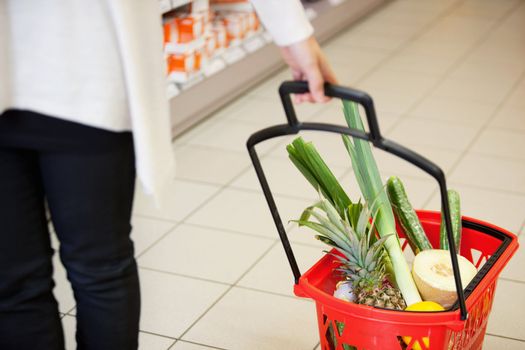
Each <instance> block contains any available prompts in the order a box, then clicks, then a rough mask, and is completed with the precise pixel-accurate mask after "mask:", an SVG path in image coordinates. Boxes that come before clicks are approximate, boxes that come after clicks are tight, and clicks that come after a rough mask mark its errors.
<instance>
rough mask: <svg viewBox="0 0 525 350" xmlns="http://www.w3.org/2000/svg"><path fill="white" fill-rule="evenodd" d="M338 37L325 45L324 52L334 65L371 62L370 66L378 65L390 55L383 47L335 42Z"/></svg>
mask: <svg viewBox="0 0 525 350" xmlns="http://www.w3.org/2000/svg"><path fill="white" fill-rule="evenodd" d="M336 39H337V37H336V38H334V39H332V40H330V41H329V42H328V43H327V44H325V45H323V52H324V54H325V56H326V57H327V58H328V60H329V62H330V63H331V64H332V65H335V66H337V64H342V65H344V66H353V65H355V64H361V63H367V62H368V63H370V67H372V66H375V65H377V64H378V63H379V62H381V61H382V60H384V59H385V58H386V57H387V56H388V55H389V53H388V51H384V50H381V49H367V48H362V47H354V46H342V45H336V44H335V43H333V42H334V41H335V40H336Z"/></svg>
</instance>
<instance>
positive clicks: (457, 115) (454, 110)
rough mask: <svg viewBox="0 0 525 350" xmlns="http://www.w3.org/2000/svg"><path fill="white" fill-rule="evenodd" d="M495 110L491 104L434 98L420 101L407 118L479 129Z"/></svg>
mask: <svg viewBox="0 0 525 350" xmlns="http://www.w3.org/2000/svg"><path fill="white" fill-rule="evenodd" d="M495 108H496V107H495V106H494V105H493V104H483V103H479V102H473V101H468V100H459V99H455V98H450V97H439V96H434V97H428V98H425V99H424V100H423V101H421V102H420V103H419V104H418V105H417V106H416V107H415V108H414V109H413V110H411V111H410V112H409V116H410V117H414V118H418V119H421V120H428V119H432V120H440V121H444V122H448V123H451V124H455V125H470V126H474V127H480V126H482V125H484V124H485V123H486V122H487V120H489V118H490V117H491V116H492V115H493V114H494V111H495Z"/></svg>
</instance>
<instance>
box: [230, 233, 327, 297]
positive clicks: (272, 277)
mask: <svg viewBox="0 0 525 350" xmlns="http://www.w3.org/2000/svg"><path fill="white" fill-rule="evenodd" d="M309 235H310V240H311V241H312V243H313V242H314V240H315V239H314V238H313V236H314V233H313V232H312V231H311V232H309ZM292 248H293V252H294V255H295V258H296V260H297V264H298V266H299V270H300V271H301V273H305V272H306V271H307V270H308V269H309V268H310V267H312V266H313V265H314V264H315V263H316V262H317V261H318V260H319V259H321V258H322V257H323V256H324V253H323V249H321V248H314V247H306V246H302V245H299V244H294V245H292ZM324 249H325V250H326V246H325V248H324ZM293 278H294V277H293V273H292V270H291V268H290V264H289V262H288V259H287V258H286V254H285V252H284V249H283V247H282V245H281V243H278V244H277V245H275V246H274V247H273V248H272V250H271V251H270V252H269V253H268V254H267V255H265V256H264V258H263V259H261V261H259V262H258V263H257V265H255V266H254V267H253V268H252V269H251V270H250V271H249V272H248V273H247V274H246V276H244V277H243V278H242V279H241V280H240V281H239V283H238V285H239V286H243V287H248V288H255V289H258V290H262V291H267V292H272V293H279V294H284V295H289V296H293V295H294V294H293V284H294V279H293Z"/></svg>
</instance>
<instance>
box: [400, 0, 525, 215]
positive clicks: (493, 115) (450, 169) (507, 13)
mask: <svg viewBox="0 0 525 350" xmlns="http://www.w3.org/2000/svg"><path fill="white" fill-rule="evenodd" d="M520 6H521V4H519V3H518V4H517V5H515V6H514V7H512V8H510V9H509V10H507V11H506V12H505V13H504V14H503V15H501V16H500V18H499V19H498V20H496V21H494V24H493V25H492V26H491V27H490V28H489V29H487V30H486V31H485V33H484V34H487V33H489V32H493V31H494V30H495V29H497V28H498V27H499V26H501V25H502V22H503V20H504V19H505V18H507V17H508V16H509V15H510V14H512V13H513V11H514V10H515V9H516V8H518V7H520ZM486 41H487V37H486V35H483V36H482V37H481V38H480V39H479V40H477V41H476V42H475V43H473V44H472V46H471V47H470V49H469V50H467V51H466V52H465V53H464V54H463V55H462V56H461V57H459V58H458V59H457V60H456V61H455V62H454V63H453V64H452V65H451V66H450V67H449V68H448V69H447V70H446V71H445V73H444V74H443V76H442V77H441V79H439V80H438V82H436V84H435V85H434V86H433V87H432V88H430V89H429V90H428V91H427V92H426V93H425V94H424V95H423V96H422V97H421V98H420V99H419V100H418V101H416V102H415V103H414V104H413V105H412V106H411V107H410V108H408V109H407V111H406V112H405V113H404V114H403V115H402V116H401V118H403V119H406V118H407V115H409V114H410V112H411V111H413V110H414V109H415V108H416V107H417V106H419V104H420V103H421V102H423V100H424V99H425V98H427V97H428V96H429V95H430V93H432V91H434V90H435V88H437V86H439V84H440V83H441V82H442V81H443V80H444V79H445V78H446V77H447V76H449V75H450V73H451V72H452V71H453V70H454V69H456V68H457V67H458V65H459V64H460V63H461V62H462V61H464V60H465V58H467V57H468V56H469V55H470V54H471V53H472V52H473V51H474V49H475V48H477V47H479V46H480V44H482V43H483V42H486ZM524 75H525V72H524V73H522V74H521V76H520V78H518V79H517V80H516V82H515V83H514V84H513V86H512V88H510V89H509V91H508V92H507V94H506V95H505V96H504V97H503V98H502V99H501V101H500V102H499V103H498V104H497V106H496V107H495V108H494V111H493V112H492V113H491V115H490V116H489V117H488V118H487V120H486V121H485V123H483V124H482V125H481V127H480V128H479V129H478V131H477V133H476V135H474V137H473V139H472V140H471V142H469V144H468V145H467V147H466V148H465V150H464V151H463V152H461V154H460V156H459V157H458V159H457V160H456V161H455V162H454V163H453V164H452V165H451V166H450V168H449V169H448V171H447V174H451V173H452V172H453V171H454V170H455V169H456V168H457V166H458V165H459V164H460V163H461V161H462V160H463V158H464V157H465V155H466V154H467V153H468V151H469V149H470V148H471V147H472V145H473V143H474V142H475V140H477V139H478V138H479V136H480V135H481V133H482V132H483V130H485V128H486V126H487V125H489V124H490V122H491V121H492V119H493V118H494V117H495V116H496V114H497V112H498V110H499V109H500V107H501V106H502V105H503V104H504V103H505V101H506V100H507V99H508V97H509V96H510V95H511V94H512V93H513V92H514V90H515V89H516V86H517V85H519V83H520V80H521V79H522V77H523V76H524ZM436 193H437V190H434V191H433V192H432V193H431V194H430V196H429V197H428V199H427V200H426V201H425V202H424V204H423V206H424V207H426V206H427V205H428V204H429V203H430V201H431V200H432V198H433V197H434V195H435V194H436Z"/></svg>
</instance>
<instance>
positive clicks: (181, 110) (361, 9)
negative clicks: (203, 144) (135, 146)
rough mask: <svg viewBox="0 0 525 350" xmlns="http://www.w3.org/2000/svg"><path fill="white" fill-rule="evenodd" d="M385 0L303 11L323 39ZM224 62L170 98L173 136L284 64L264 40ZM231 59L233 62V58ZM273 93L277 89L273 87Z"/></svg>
mask: <svg viewBox="0 0 525 350" xmlns="http://www.w3.org/2000/svg"><path fill="white" fill-rule="evenodd" d="M387 1H389V0H324V1H320V2H316V3H311V4H307V5H306V6H307V15H308V16H309V17H310V20H311V22H312V24H313V26H314V28H315V33H316V37H317V39H318V40H319V41H320V42H323V41H325V40H327V39H329V38H330V37H332V36H334V34H336V33H337V32H339V31H340V30H341V29H343V28H345V27H347V26H348V25H350V24H352V23H354V22H356V21H357V20H359V19H361V18H362V17H363V16H365V15H367V14H369V13H370V12H372V11H373V10H375V9H377V8H378V7H379V6H381V5H383V4H384V3H386V2H387ZM241 50H242V51H244V54H243V57H240V58H239V59H236V60H232V62H229V63H228V56H227V55H228V53H225V54H226V56H225V57H222V58H221V57H219V58H217V59H219V60H221V59H222V61H223V65H222V66H221V67H220V69H217V71H215V72H212V73H213V74H209V76H206V77H205V76H203V75H199V76H196V77H195V80H192V81H191V82H190V83H189V85H188V86H184V87H183V88H182V89H181V90H180V91H176V92H173V95H174V96H173V97H171V98H170V105H171V125H172V134H173V137H177V136H178V135H180V134H182V133H183V132H184V131H186V130H188V129H189V128H191V127H192V126H193V125H195V124H196V123H198V122H200V121H201V120H203V119H204V118H206V117H208V116H209V115H211V114H212V113H213V112H214V111H216V110H218V109H220V108H221V107H223V106H224V105H226V104H227V103H229V102H230V101H232V100H233V99H235V98H237V97H238V96H239V95H241V94H243V93H245V92H246V91H248V90H249V89H250V88H252V87H253V86H255V85H257V84H258V83H260V82H261V81H262V80H264V79H266V78H268V77H269V76H271V75H272V74H274V73H275V72H276V71H278V70H279V69H280V68H282V67H283V66H284V63H283V62H282V60H281V58H280V55H279V51H278V49H277V48H276V47H275V45H270V44H267V43H264V45H262V46H260V47H254V48H253V49H250V48H249V47H246V45H243V47H242V48H241ZM233 61H235V62H233ZM276 93H277V91H276Z"/></svg>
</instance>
